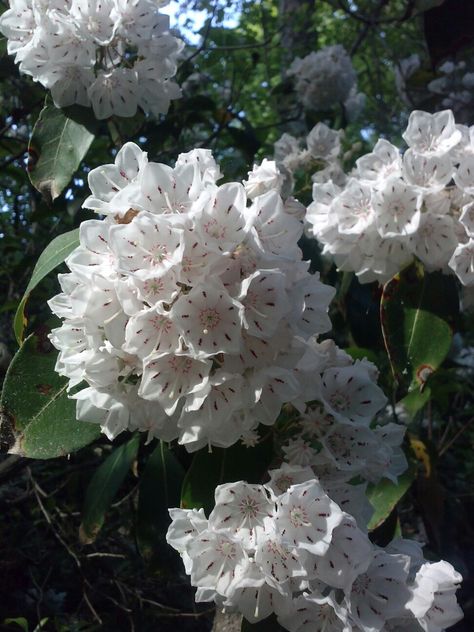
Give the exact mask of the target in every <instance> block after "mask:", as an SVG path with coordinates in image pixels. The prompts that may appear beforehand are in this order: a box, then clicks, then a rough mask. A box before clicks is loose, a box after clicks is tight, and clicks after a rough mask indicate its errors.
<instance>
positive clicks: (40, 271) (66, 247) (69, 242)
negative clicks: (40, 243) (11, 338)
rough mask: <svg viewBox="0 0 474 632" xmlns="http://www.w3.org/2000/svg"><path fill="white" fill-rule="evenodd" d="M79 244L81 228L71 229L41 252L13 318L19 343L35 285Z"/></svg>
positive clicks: (21, 340) (21, 339)
mask: <svg viewBox="0 0 474 632" xmlns="http://www.w3.org/2000/svg"><path fill="white" fill-rule="evenodd" d="M78 245H79V229H77V228H76V229H75V230H71V231H70V232H68V233H64V234H63V235H59V236H58V237H55V238H54V239H53V241H52V242H51V243H50V244H49V245H48V246H46V248H45V249H44V250H43V252H42V253H41V256H40V258H39V259H38V261H37V262H36V265H35V267H34V270H33V274H32V275H31V279H30V280H29V282H28V285H27V286H26V290H25V293H24V294H23V298H22V299H21V301H20V304H19V305H18V308H17V310H16V314H15V318H14V320H13V328H14V330H15V336H16V339H17V341H18V343H19V344H21V343H22V342H23V336H24V332H25V327H26V325H27V319H26V317H25V306H26V303H27V301H28V298H29V296H30V294H31V292H32V291H33V290H34V289H35V287H36V286H37V285H38V283H40V281H42V280H43V279H44V277H45V276H46V275H47V274H49V273H50V272H51V271H52V270H54V269H55V268H56V267H57V266H58V265H59V264H60V263H62V262H63V261H64V259H65V258H66V257H67V256H68V255H69V254H70V253H71V252H72V251H73V250H74V248H76V247H77V246H78Z"/></svg>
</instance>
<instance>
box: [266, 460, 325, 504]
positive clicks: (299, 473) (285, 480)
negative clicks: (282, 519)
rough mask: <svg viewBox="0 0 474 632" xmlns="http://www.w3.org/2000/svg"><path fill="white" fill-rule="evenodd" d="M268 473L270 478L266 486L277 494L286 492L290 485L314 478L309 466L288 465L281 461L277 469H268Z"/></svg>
mask: <svg viewBox="0 0 474 632" xmlns="http://www.w3.org/2000/svg"><path fill="white" fill-rule="evenodd" d="M268 473H269V474H270V480H269V482H268V483H266V486H267V487H269V488H270V489H271V490H272V491H273V493H274V494H275V495H277V496H279V495H280V494H283V493H284V492H286V491H287V489H288V488H289V487H291V486H292V485H296V484H297V483H304V482H306V481H309V480H310V479H312V478H314V472H313V470H312V469H311V468H310V467H302V466H301V465H289V464H288V463H282V464H281V466H280V467H279V468H278V469H276V470H269V472H268Z"/></svg>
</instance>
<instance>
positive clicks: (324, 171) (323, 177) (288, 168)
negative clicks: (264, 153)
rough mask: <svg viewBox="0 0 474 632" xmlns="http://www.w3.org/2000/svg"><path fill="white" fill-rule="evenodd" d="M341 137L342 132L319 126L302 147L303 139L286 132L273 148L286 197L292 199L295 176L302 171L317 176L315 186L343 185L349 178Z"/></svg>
mask: <svg viewBox="0 0 474 632" xmlns="http://www.w3.org/2000/svg"><path fill="white" fill-rule="evenodd" d="M342 137H343V131H342V130H339V131H335V130H332V129H331V128H330V127H328V126H327V125H326V124H325V123H321V122H320V123H317V124H316V125H315V126H314V127H313V129H312V130H311V131H310V132H309V134H308V136H307V137H306V139H305V142H304V145H305V146H304V147H303V146H302V145H303V142H302V141H301V140H300V139H297V138H295V137H294V136H292V135H291V134H288V133H286V132H285V133H284V134H283V135H282V136H281V137H280V138H279V139H278V140H277V141H276V142H275V145H274V158H275V162H276V164H277V167H278V170H279V171H280V173H281V174H282V175H283V176H284V180H283V182H282V191H283V193H284V194H286V195H289V194H290V193H291V192H292V191H293V188H294V184H295V174H296V173H297V172H298V171H300V170H301V171H304V172H307V171H313V172H315V173H314V175H313V181H314V182H326V181H327V180H333V181H334V182H336V183H338V184H344V183H345V181H346V174H345V173H344V171H343V169H342V164H341V151H342V143H341V141H342ZM316 170H317V171H316Z"/></svg>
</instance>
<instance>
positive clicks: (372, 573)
mask: <svg viewBox="0 0 474 632" xmlns="http://www.w3.org/2000/svg"><path fill="white" fill-rule="evenodd" d="M409 561H410V558H408V557H406V556H404V555H390V554H388V553H385V552H384V551H377V552H376V553H375V555H374V558H373V560H372V562H371V564H370V566H369V568H368V569H367V571H366V572H365V573H363V574H362V575H359V576H358V577H357V579H356V580H355V581H354V583H353V584H352V587H351V589H350V591H348V592H347V594H346V598H345V604H346V607H347V610H348V611H349V613H350V615H351V617H352V618H353V619H354V621H355V622H356V624H357V625H359V626H360V627H361V628H362V629H363V630H371V631H373V632H377V631H378V630H382V628H383V626H384V623H385V621H386V620H387V619H391V618H394V617H398V616H401V615H402V614H404V609H405V604H406V603H407V602H408V600H409V598H410V594H411V593H410V590H409V588H408V587H407V585H406V580H407V577H408V565H409Z"/></svg>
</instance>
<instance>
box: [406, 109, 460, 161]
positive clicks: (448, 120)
mask: <svg viewBox="0 0 474 632" xmlns="http://www.w3.org/2000/svg"><path fill="white" fill-rule="evenodd" d="M402 136H403V138H404V139H405V141H406V142H407V144H408V145H409V146H410V147H412V148H413V149H414V150H415V151H417V152H418V153H420V154H441V155H442V154H445V153H446V152H448V151H449V150H450V149H452V148H453V147H454V146H455V145H456V144H457V143H458V142H459V141H460V140H461V132H460V131H459V130H458V129H456V125H455V122H454V116H453V113H452V112H451V111H450V110H443V111H442V112H437V113H436V114H429V113H428V112H421V111H420V110H415V111H414V112H412V113H411V114H410V118H409V120H408V127H407V129H406V131H405V132H404V134H402Z"/></svg>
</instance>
